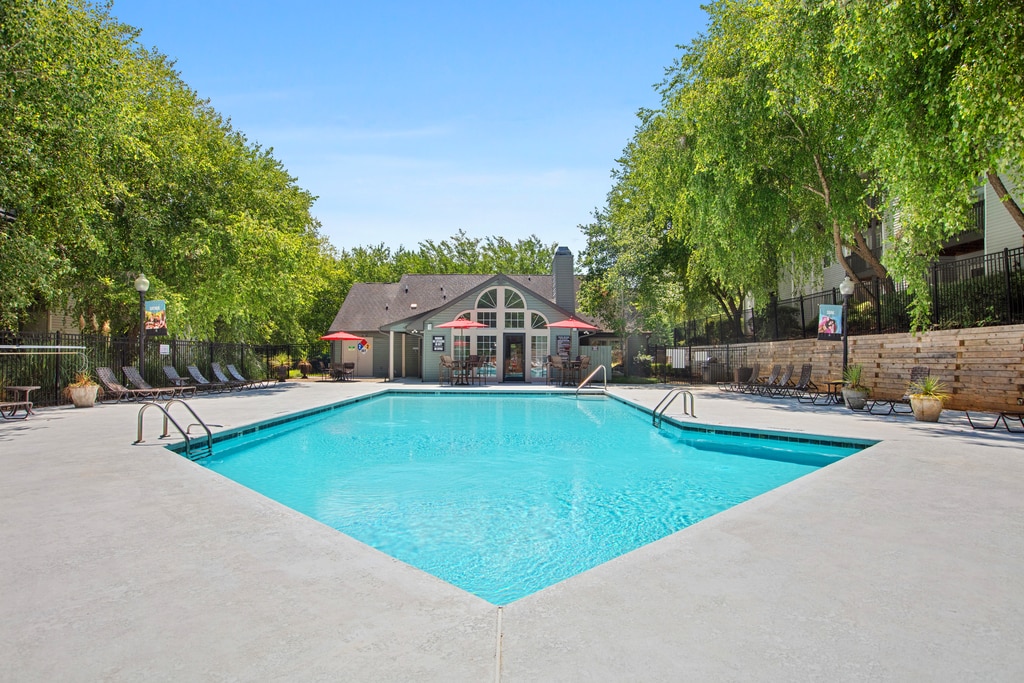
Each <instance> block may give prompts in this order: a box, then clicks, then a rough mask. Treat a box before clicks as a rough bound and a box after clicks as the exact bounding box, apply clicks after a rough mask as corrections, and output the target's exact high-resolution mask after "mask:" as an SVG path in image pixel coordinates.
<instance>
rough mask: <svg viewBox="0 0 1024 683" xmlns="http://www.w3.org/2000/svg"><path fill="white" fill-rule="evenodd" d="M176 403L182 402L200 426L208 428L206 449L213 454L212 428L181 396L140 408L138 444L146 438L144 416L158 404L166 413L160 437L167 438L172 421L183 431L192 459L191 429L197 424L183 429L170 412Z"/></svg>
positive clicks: (146, 404) (187, 455)
mask: <svg viewBox="0 0 1024 683" xmlns="http://www.w3.org/2000/svg"><path fill="white" fill-rule="evenodd" d="M175 403H180V404H181V405H183V406H185V409H186V410H188V412H190V413H192V417H194V418H195V419H196V420H197V422H198V424H199V426H200V427H202V428H203V429H204V430H206V450H207V452H208V453H210V454H211V455H212V454H213V432H211V431H210V428H209V427H208V426H206V423H205V422H203V420H202V419H201V418H200V417H199V416H198V415H196V411H194V410H192V406H190V405H189V404H188V403H186V402H185V401H182V400H181V399H180V398H172V399H171V400H170V401H167V403H166V404H164V405H160V404H159V403H155V402H154V403H150V402H146V403H144V404H143V405H142V407H141V408H139V434H138V439H137V440H136V441H135V443H136V444H140V443H143V441H144V439H143V438H142V422H143V419H142V418H143V416H144V415H145V414H146V411H147V410H148V409H149V408H152V407H153V406H156V407H157V408H159V409H160V412H161V413H163V414H164V433H163V434H161V435H160V438H161V439H163V438H166V437H167V436H169V435H170V434H169V432H168V429H167V423H168V421H170V422H171V423H172V424H173V425H174V426H175V427H176V428H177V429H178V432H180V433H181V436H182V438H184V439H185V456H186V457H187V458H188V459H189V460H191V459H192V439H191V437H190V436H189V431H190V430H191V429H192V427H194V426H196V425H195V424H190V425H189V426H188V429H182V428H181V425H180V424H178V421H177V420H175V419H174V418H173V417H171V414H170V412H169V409H170V407H171V405H172V404H175Z"/></svg>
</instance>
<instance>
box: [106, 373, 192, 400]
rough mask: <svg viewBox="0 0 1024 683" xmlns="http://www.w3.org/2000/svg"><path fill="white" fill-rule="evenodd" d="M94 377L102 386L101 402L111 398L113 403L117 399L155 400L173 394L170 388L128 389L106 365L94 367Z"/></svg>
mask: <svg viewBox="0 0 1024 683" xmlns="http://www.w3.org/2000/svg"><path fill="white" fill-rule="evenodd" d="M96 378H97V379H99V381H100V386H102V387H103V399H101V401H100V402H101V403H102V402H104V401H105V400H107V399H112V400H113V401H114V402H115V403H117V402H119V401H144V400H147V399H148V400H150V401H156V400H159V399H165V400H166V399H169V398H172V397H173V396H174V390H173V389H171V388H169V387H168V388H167V389H152V388H150V389H129V388H128V387H126V386H125V385H123V384H121V383H120V382H119V381H118V380H117V376H116V375H114V371H113V370H111V369H110V368H107V367H98V368H96Z"/></svg>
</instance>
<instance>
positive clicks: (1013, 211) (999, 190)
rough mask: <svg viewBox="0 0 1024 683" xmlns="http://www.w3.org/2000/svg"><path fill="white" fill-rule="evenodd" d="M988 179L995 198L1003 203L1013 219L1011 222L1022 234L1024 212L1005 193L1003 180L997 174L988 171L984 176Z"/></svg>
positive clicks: (1008, 194)
mask: <svg viewBox="0 0 1024 683" xmlns="http://www.w3.org/2000/svg"><path fill="white" fill-rule="evenodd" d="M985 175H986V177H987V178H988V182H989V184H991V185H992V189H993V190H995V191H996V196H998V197H999V201H1001V202H1002V203H1003V206H1005V207H1006V210H1007V211H1008V212H1009V213H1010V217H1011V218H1013V222H1014V223H1016V224H1017V227H1018V228H1020V230H1021V232H1024V212H1022V211H1021V210H1020V206H1018V204H1017V202H1015V201H1014V200H1013V197H1011V196H1010V193H1009V192H1007V191H1006V185H1004V184H1003V179H1002V178H1000V177H999V174H998V173H993V172H992V171H989V172H988V173H986V174H985Z"/></svg>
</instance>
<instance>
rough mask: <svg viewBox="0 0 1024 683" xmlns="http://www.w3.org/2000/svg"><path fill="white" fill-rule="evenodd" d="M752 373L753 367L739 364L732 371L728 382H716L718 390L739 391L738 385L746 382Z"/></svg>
mask: <svg viewBox="0 0 1024 683" xmlns="http://www.w3.org/2000/svg"><path fill="white" fill-rule="evenodd" d="M752 374H753V368H748V367H746V366H740V367H738V368H736V369H735V370H734V371H733V378H732V381H730V382H716V384H717V386H718V390H719V391H739V385H740V384H741V383H743V384H746V383H747V382H749V381H750V376H751V375H752Z"/></svg>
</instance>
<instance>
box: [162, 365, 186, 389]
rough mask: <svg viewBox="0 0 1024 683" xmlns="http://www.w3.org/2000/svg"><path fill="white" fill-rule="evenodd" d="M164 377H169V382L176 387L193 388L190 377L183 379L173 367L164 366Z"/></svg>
mask: <svg viewBox="0 0 1024 683" xmlns="http://www.w3.org/2000/svg"><path fill="white" fill-rule="evenodd" d="M164 375H166V376H167V381H168V382H170V383H171V384H173V385H174V386H176V387H190V386H192V380H191V379H189V378H188V377H182V376H181V375H179V374H178V371H177V370H176V369H175V368H174V366H173V365H165V366H164Z"/></svg>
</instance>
